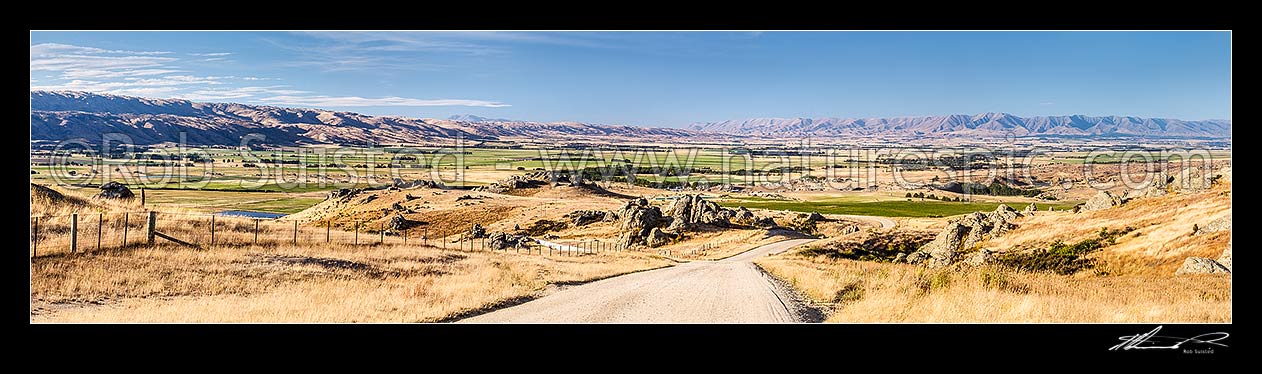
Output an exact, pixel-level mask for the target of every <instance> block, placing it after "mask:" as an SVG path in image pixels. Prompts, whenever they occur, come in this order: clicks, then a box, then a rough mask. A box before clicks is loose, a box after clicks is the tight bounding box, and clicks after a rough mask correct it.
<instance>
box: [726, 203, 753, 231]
mask: <svg viewBox="0 0 1262 374" xmlns="http://www.w3.org/2000/svg"><path fill="white" fill-rule="evenodd" d="M757 220H758V217H756V216H754V212H751V211H749V209H745V207H739V208H736V210H735V211H734V213H733V214H732V219H731V220H730V221H731V222H732V223H734V224H738V225H744V226H754V223H755V222H757Z"/></svg>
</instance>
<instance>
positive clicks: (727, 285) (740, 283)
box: [460, 239, 814, 323]
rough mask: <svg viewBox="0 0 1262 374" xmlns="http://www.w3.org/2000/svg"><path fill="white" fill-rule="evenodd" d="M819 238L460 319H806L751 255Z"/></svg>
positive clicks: (600, 283) (607, 282)
mask: <svg viewBox="0 0 1262 374" xmlns="http://www.w3.org/2000/svg"><path fill="white" fill-rule="evenodd" d="M812 240H814V239H794V240H786V241H782V242H777V243H773V244H768V245H764V246H762V247H758V248H755V249H753V250H750V251H748V252H745V253H742V254H739V255H736V256H733V257H730V258H727V259H724V260H720V261H696V262H690V263H685V264H681V265H679V266H674V267H670V268H665V269H659V270H653V271H646V272H642V273H635V274H630V275H625V276H621V277H615V278H610V279H605V280H601V281H597V282H592V283H588V284H584V285H581V286H576V287H573V288H569V289H565V290H562V291H559V292H557V293H555V294H552V295H549V296H546V297H543V298H541V299H538V300H534V301H531V302H528V303H525V304H522V305H518V306H514V307H510V308H506V309H501V310H498V311H494V312H491V313H487V314H483V315H480V316H475V317H472V318H468V319H465V320H461V321H460V322H461V323H468V322H473V323H504V322H507V323H593V322H595V323H641V322H643V323H672V322H675V323H781V322H803V321H804V320H805V319H807V314H809V311H808V310H807V309H806V308H804V307H802V306H801V305H800V304H799V303H798V302H797V301H796V300H794V299H793V297H792V292H790V291H788V290H785V289H784V288H783V287H782V286H780V285H778V284H777V283H776V282H773V281H772V280H771V279H770V278H769V277H768V276H767V275H765V274H763V272H762V271H760V270H759V269H758V268H757V267H755V266H754V264H753V262H751V261H752V260H753V259H755V258H758V257H760V256H764V255H767V254H771V253H778V252H782V251H784V250H787V249H790V248H793V247H796V246H799V245H802V244H805V243H808V242H810V241H812Z"/></svg>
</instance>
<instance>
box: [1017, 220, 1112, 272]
mask: <svg viewBox="0 0 1262 374" xmlns="http://www.w3.org/2000/svg"><path fill="white" fill-rule="evenodd" d="M1134 230H1135V229H1134V228H1132V227H1129V226H1128V227H1126V228H1123V229H1121V230H1110V229H1108V228H1101V229H1100V232H1099V233H1098V234H1097V236H1096V237H1094V238H1089V239H1084V240H1081V241H1078V242H1076V243H1073V244H1065V242H1063V241H1060V240H1057V241H1055V242H1053V243H1052V244H1051V245H1049V246H1048V247H1047V248H1045V249H1036V250H1033V251H1025V252H1014V253H1006V254H1003V255H1000V256H998V258H996V262H997V263H999V264H1000V265H1003V266H1007V267H1011V268H1014V269H1018V270H1023V271H1035V272H1052V273H1056V274H1060V275H1069V274H1074V273H1077V272H1079V271H1083V270H1087V269H1092V268H1094V267H1095V265H1096V260H1095V259H1093V258H1088V257H1087V255H1088V254H1090V253H1092V252H1096V251H1099V250H1100V249H1103V248H1105V247H1108V246H1111V245H1113V244H1115V243H1116V241H1117V238H1118V237H1120V236H1123V235H1126V234H1128V233H1130V232H1131V231H1134Z"/></svg>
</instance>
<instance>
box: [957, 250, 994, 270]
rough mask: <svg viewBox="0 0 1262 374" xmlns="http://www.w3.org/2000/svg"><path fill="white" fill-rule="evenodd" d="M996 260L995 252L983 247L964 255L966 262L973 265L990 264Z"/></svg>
mask: <svg viewBox="0 0 1262 374" xmlns="http://www.w3.org/2000/svg"><path fill="white" fill-rule="evenodd" d="M994 260H995V253H994V252H991V251H990V250H988V249H982V250H979V251H977V252H973V253H972V254H970V255H967V256H964V261H963V262H964V263H965V264H968V265H972V266H982V265H985V264H989V263H991V262H993V261H994Z"/></svg>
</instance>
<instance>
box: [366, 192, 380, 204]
mask: <svg viewBox="0 0 1262 374" xmlns="http://www.w3.org/2000/svg"><path fill="white" fill-rule="evenodd" d="M373 200H377V195H376V194H372V195H368V197H365V198H364V201H363V202H362V204H367V203H371V202H372V201H373Z"/></svg>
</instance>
